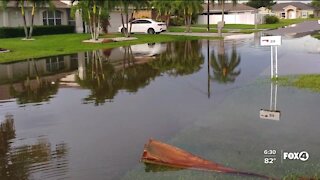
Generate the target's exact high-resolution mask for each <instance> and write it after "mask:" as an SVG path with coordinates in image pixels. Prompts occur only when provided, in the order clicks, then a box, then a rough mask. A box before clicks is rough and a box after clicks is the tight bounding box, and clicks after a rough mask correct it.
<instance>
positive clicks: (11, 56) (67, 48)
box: [0, 34, 221, 63]
mask: <svg viewBox="0 0 320 180" xmlns="http://www.w3.org/2000/svg"><path fill="white" fill-rule="evenodd" d="M117 36H121V34H109V35H106V36H104V37H106V38H108V37H117ZM132 37H137V39H136V40H130V41H122V42H110V43H102V44H101V43H100V44H94V43H84V42H82V41H83V40H86V39H89V38H90V35H88V34H64V35H47V36H35V37H34V39H35V40H34V41H22V40H21V38H8V39H0V46H1V47H0V48H4V49H9V50H10V51H11V52H9V53H0V63H8V62H14V61H21V60H25V59H30V58H41V57H48V56H57V55H65V54H72V53H78V52H83V51H92V50H97V49H108V48H116V47H120V46H128V45H134V44H143V43H158V42H170V41H185V40H199V39H212V40H215V39H221V38H220V37H202V36H183V35H165V34H154V35H150V34H135V35H132Z"/></svg>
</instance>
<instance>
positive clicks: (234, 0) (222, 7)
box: [211, 0, 238, 36]
mask: <svg viewBox="0 0 320 180" xmlns="http://www.w3.org/2000/svg"><path fill="white" fill-rule="evenodd" d="M216 1H218V4H219V5H221V9H222V20H221V22H222V24H221V27H218V34H219V36H222V29H223V27H224V5H225V3H226V2H227V1H229V0H211V2H212V4H213V5H214V3H215V2H216ZM232 3H233V5H234V6H235V5H236V4H237V3H238V0H232Z"/></svg>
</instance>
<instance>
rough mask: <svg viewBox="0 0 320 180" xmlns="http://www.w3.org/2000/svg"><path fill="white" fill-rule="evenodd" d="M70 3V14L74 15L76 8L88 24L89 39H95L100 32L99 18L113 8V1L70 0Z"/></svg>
mask: <svg viewBox="0 0 320 180" xmlns="http://www.w3.org/2000/svg"><path fill="white" fill-rule="evenodd" d="M75 2H77V3H75ZM72 4H74V5H73V8H72V14H73V15H75V14H76V12H77V10H78V11H80V13H81V15H82V18H83V19H84V21H86V22H87V24H88V25H89V30H90V34H91V39H92V40H94V41H97V40H98V39H99V34H100V31H99V28H100V23H101V19H103V18H106V17H108V16H109V11H110V10H111V9H112V8H114V5H115V2H114V1H104V0H86V1H79V0H72Z"/></svg>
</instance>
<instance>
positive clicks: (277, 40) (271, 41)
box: [260, 36, 282, 46]
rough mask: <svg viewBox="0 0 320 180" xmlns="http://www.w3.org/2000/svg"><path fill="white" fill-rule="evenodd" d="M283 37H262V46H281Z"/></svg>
mask: <svg viewBox="0 0 320 180" xmlns="http://www.w3.org/2000/svg"><path fill="white" fill-rule="evenodd" d="M281 44H282V39H281V36H262V37H261V39H260V45H261V46H281Z"/></svg>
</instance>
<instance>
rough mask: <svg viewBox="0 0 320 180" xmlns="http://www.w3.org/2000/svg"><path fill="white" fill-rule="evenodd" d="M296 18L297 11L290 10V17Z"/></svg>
mask: <svg viewBox="0 0 320 180" xmlns="http://www.w3.org/2000/svg"><path fill="white" fill-rule="evenodd" d="M296 18H297V13H296V12H295V11H294V10H292V9H290V10H288V19H296Z"/></svg>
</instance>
